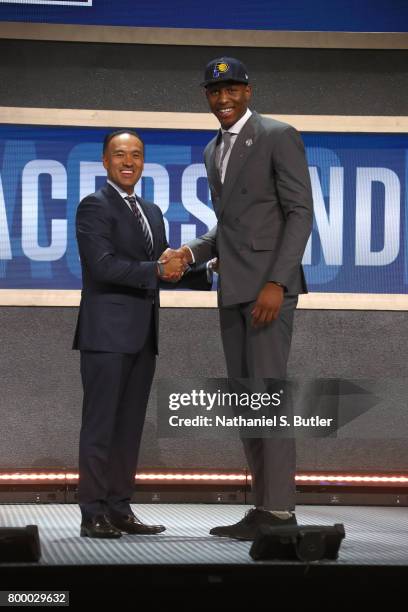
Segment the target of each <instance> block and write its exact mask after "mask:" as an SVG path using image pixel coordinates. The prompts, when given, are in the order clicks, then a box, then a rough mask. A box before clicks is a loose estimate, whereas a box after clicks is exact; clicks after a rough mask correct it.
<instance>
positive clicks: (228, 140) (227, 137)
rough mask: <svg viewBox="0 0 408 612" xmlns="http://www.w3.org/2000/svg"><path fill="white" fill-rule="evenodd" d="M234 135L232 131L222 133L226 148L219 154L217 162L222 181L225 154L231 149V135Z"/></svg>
mask: <svg viewBox="0 0 408 612" xmlns="http://www.w3.org/2000/svg"><path fill="white" fill-rule="evenodd" d="M232 136H233V133H232V132H224V133H223V135H222V142H223V143H224V148H223V150H222V155H220V154H219V156H218V162H217V169H218V173H219V175H220V179H221V181H222V167H223V164H224V160H225V156H226V155H227V153H228V151H229V150H230V149H231V137H232ZM220 148H221V147H220ZM224 174H225V173H224Z"/></svg>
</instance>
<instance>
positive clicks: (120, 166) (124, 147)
mask: <svg viewBox="0 0 408 612" xmlns="http://www.w3.org/2000/svg"><path fill="white" fill-rule="evenodd" d="M143 163H144V156H143V144H142V142H141V141H140V140H139V139H138V138H136V136H133V134H119V135H118V136H114V137H113V138H112V139H111V140H110V142H109V143H108V146H107V148H106V151H105V153H104V155H103V165H104V168H105V169H106V170H107V172H108V178H109V179H110V180H111V181H112V182H113V183H115V184H116V185H118V187H120V188H121V189H123V191H126V193H128V194H129V195H131V194H132V193H133V189H134V186H135V185H136V183H137V181H138V180H139V179H140V177H141V175H142V172H143Z"/></svg>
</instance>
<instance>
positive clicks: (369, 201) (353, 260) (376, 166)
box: [0, 125, 408, 293]
mask: <svg viewBox="0 0 408 612" xmlns="http://www.w3.org/2000/svg"><path fill="white" fill-rule="evenodd" d="M139 132H140V134H141V136H142V137H143V139H144V141H145V143H146V151H145V170H144V174H143V178H142V180H141V181H140V182H139V184H138V186H137V191H138V193H139V194H140V195H142V196H143V197H145V198H146V199H149V200H153V201H155V202H156V203H157V204H158V205H159V206H160V208H161V210H162V211H163V214H164V218H165V223H166V229H167V234H168V238H169V242H170V244H171V246H173V247H177V246H179V245H180V243H183V242H185V241H188V240H190V239H192V238H195V237H196V236H199V235H201V234H203V233H204V232H206V231H207V230H208V229H209V228H211V227H212V226H213V225H214V224H215V222H216V218H215V214H214V211H213V209H212V206H211V201H210V194H209V189H208V183H207V179H206V172H205V167H204V164H203V161H202V154H203V149H204V146H205V145H206V143H207V142H208V141H209V140H210V139H211V137H212V136H213V132H209V131H187V130H185V131H183V130H153V129H152V130H150V129H149V130H139ZM105 133H106V129H99V128H98V129H96V128H95V129H84V128H72V127H64V128H54V127H30V126H10V125H7V126H6V125H3V126H0V287H1V288H49V289H76V288H80V286H81V270H80V263H79V257H78V251H77V246H76V240H75V212H76V208H77V206H78V203H79V201H80V200H81V199H82V198H83V197H84V196H86V195H87V194H89V193H92V192H94V191H95V190H96V189H97V188H99V187H100V186H101V185H102V184H103V183H104V180H105V171H104V168H103V166H102V163H101V161H100V160H101V142H102V140H103V137H104V135H105ZM303 138H304V141H305V144H306V150H307V156H308V163H309V169H310V176H311V181H312V187H313V197H314V205H315V218H314V229H313V233H312V236H311V238H310V240H309V243H308V245H307V248H306V252H305V256H304V259H303V263H304V266H305V272H306V277H307V280H308V284H309V288H310V290H311V291H320V292H350V293H406V292H407V286H408V266H407V262H408V246H407V244H408V242H407V236H406V228H407V225H408V224H407V219H408V198H407V177H408V135H406V134H404V135H402V134H401V135H380V134H321V133H319V134H313V133H306V134H304V135H303Z"/></svg>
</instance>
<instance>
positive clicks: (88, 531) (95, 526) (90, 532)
mask: <svg viewBox="0 0 408 612" xmlns="http://www.w3.org/2000/svg"><path fill="white" fill-rule="evenodd" d="M81 537H83V538H106V539H108V538H112V539H113V538H121V537H122V533H121V532H120V530H119V529H116V527H114V526H113V525H112V523H111V521H110V520H109V517H107V516H106V514H97V515H95V516H93V517H92V518H91V519H89V520H88V521H82V523H81Z"/></svg>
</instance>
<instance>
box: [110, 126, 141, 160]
mask: <svg viewBox="0 0 408 612" xmlns="http://www.w3.org/2000/svg"><path fill="white" fill-rule="evenodd" d="M121 134H130V135H131V136H136V138H138V140H140V142H141V143H142V145H143V150H144V142H143V140H142V139H141V138H140V136H139V134H138V133H137V132H136V131H135V130H126V129H123V130H115V131H114V132H109V134H106V136H105V138H104V139H103V147H102V153H103V155H105V153H106V149H107V148H108V145H109V143H110V141H111V140H112V138H115V136H120V135H121Z"/></svg>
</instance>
